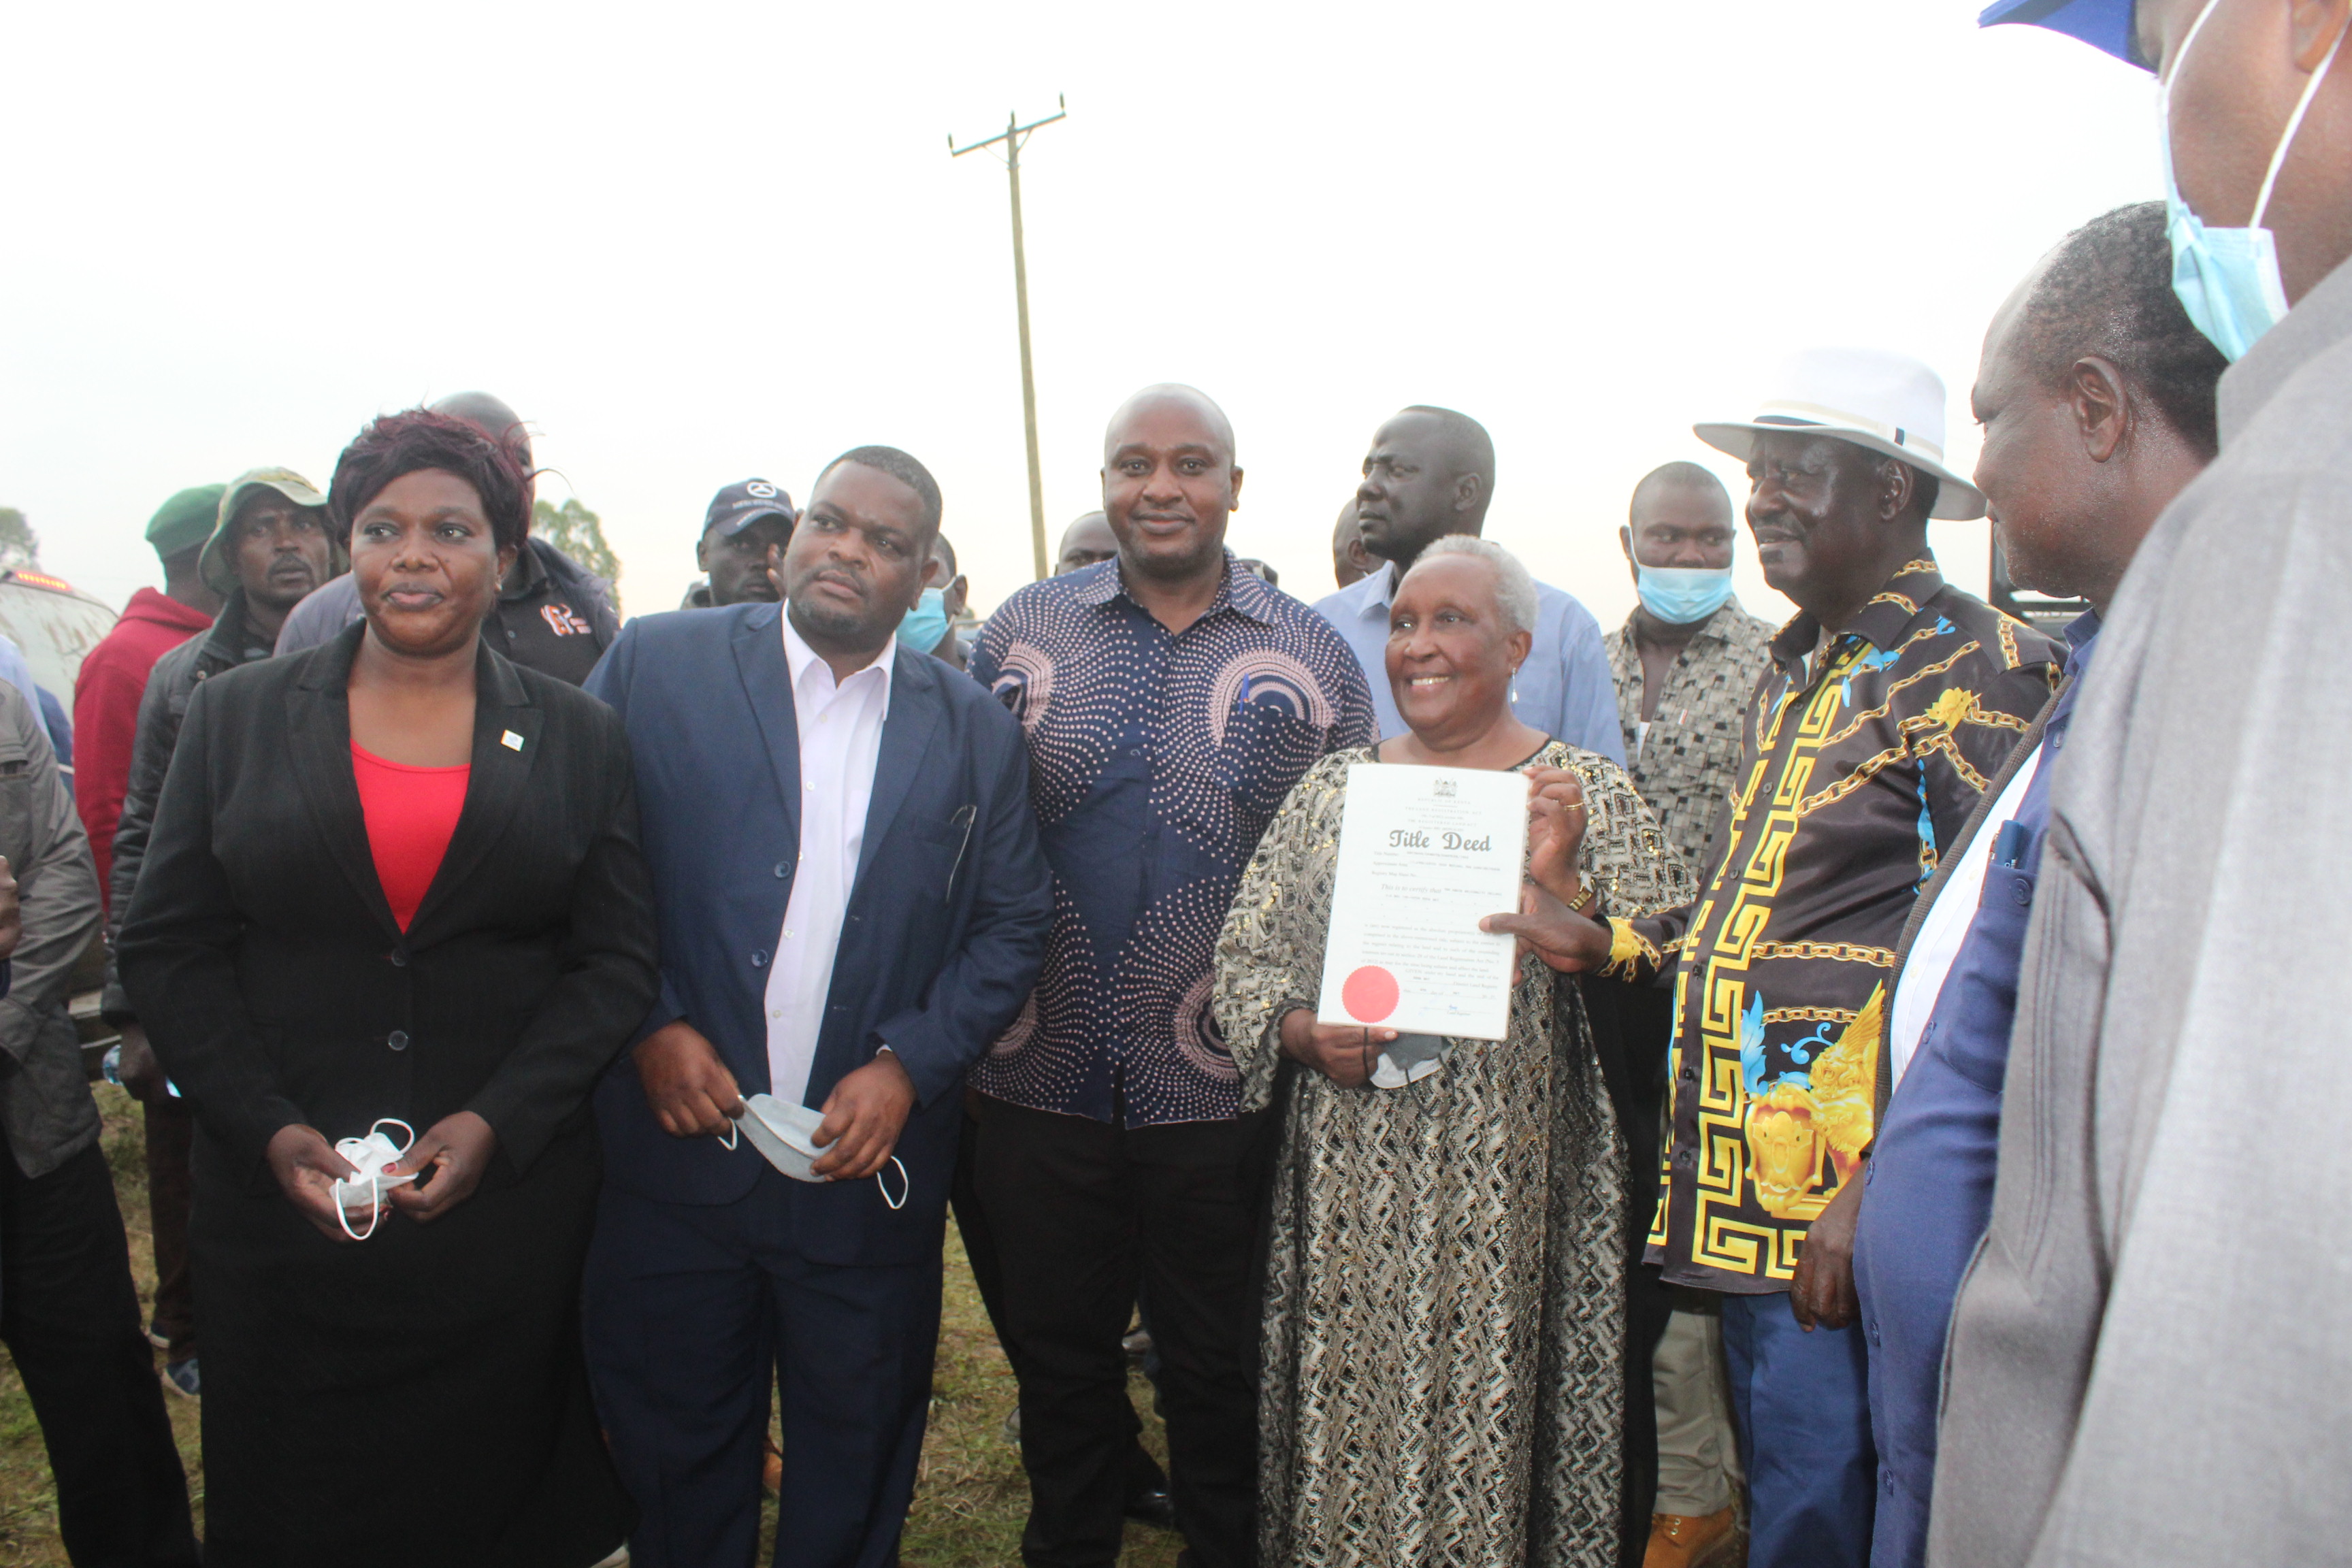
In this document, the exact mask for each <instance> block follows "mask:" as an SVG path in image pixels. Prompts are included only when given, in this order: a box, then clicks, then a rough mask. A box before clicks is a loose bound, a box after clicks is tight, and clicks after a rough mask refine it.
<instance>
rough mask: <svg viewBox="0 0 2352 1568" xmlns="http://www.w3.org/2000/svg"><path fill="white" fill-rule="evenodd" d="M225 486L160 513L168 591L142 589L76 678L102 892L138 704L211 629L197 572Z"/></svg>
mask: <svg viewBox="0 0 2352 1568" xmlns="http://www.w3.org/2000/svg"><path fill="white" fill-rule="evenodd" d="M227 489H228V487H227V486H226V485H197V486H194V487H193V488H192V489H184V490H182V491H181V492H180V493H179V494H177V495H175V496H173V498H172V499H171V500H167V501H165V502H164V503H163V506H161V507H160V508H158V509H157V510H156V512H155V515H154V516H153V517H152V518H151V519H150V520H149V521H148V523H147V542H148V543H149V544H151V545H152V546H154V548H155V553H156V554H157V555H158V556H160V557H162V558H163V591H162V592H160V593H159V592H157V591H156V590H155V589H153V588H142V589H140V590H139V592H137V593H135V594H133V595H131V602H130V603H129V604H128V605H124V606H123V607H122V618H121V620H119V621H117V622H115V623H114V629H113V630H111V631H110V632H108V633H107V634H106V636H105V637H102V638H100V640H99V644H98V646H97V647H93V648H91V649H90V650H89V657H88V658H85V659H83V660H82V663H81V671H80V673H79V674H78V675H76V676H75V677H74V704H73V707H74V710H73V727H74V737H75V742H76V744H75V764H76V765H75V770H74V805H75V808H76V810H77V811H79V813H80V816H81V824H82V826H83V828H84V829H85V830H87V831H88V832H89V849H90V854H91V855H92V856H93V857H95V858H96V859H97V861H98V886H99V890H100V891H101V892H103V891H105V890H106V889H107V887H108V885H109V884H108V880H107V878H108V873H109V870H110V868H111V867H112V866H113V863H114V826H115V823H116V822H117V821H118V820H119V819H120V818H121V815H122V795H123V791H124V789H125V788H126V787H127V785H128V782H129V780H130V777H131V737H132V736H133V735H134V734H135V733H136V732H137V730H138V725H139V698H140V694H141V693H142V692H144V691H145V690H146V689H147V674H148V672H149V671H150V670H152V669H153V668H155V661H156V660H157V659H159V658H163V655H164V654H166V653H168V652H170V651H171V650H172V649H173V648H175V647H179V646H180V645H181V644H182V643H184V642H185V641H187V640H188V638H190V637H194V635H195V634H196V633H198V632H200V631H204V630H205V629H206V628H207V627H209V626H211V625H212V624H213V616H214V614H215V612H217V611H218V610H219V609H220V604H221V599H220V595H218V594H216V593H215V592H214V591H213V590H212V589H210V588H207V587H206V586H205V583H204V577H203V574H202V573H201V571H200V570H199V568H198V566H197V561H198V559H199V557H201V556H202V555H203V554H204V549H205V540H207V539H210V538H211V537H212V535H213V529H214V526H215V522H216V521H217V520H218V518H219V516H220V503H221V497H222V495H223V494H225V493H226V491H227Z"/></svg>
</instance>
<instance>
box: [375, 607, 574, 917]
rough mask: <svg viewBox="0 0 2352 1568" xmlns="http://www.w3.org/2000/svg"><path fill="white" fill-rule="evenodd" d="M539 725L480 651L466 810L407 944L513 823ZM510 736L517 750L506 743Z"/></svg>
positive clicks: (538, 713) (519, 687)
mask: <svg viewBox="0 0 2352 1568" xmlns="http://www.w3.org/2000/svg"><path fill="white" fill-rule="evenodd" d="M545 717H546V710H543V709H541V708H540V707H539V706H538V705H537V704H535V703H533V702H532V701H531V700H530V693H529V692H527V691H526V690H524V689H523V684H522V678H521V677H520V676H518V675H517V674H515V671H514V667H513V666H512V665H510V664H509V663H507V661H506V660H505V659H503V658H499V656H498V655H497V654H494V653H492V652H491V651H490V649H489V647H488V645H487V644H486V645H484V646H483V647H482V649H481V652H480V653H479V655H478V657H477V658H476V662H475V666H474V751H473V755H472V757H471V758H470V759H469V763H470V766H469V767H468V769H467V774H466V804H465V806H464V808H463V809H462V810H461V811H459V813H458V814H457V830H456V831H455V832H453V833H451V834H450V835H449V847H448V848H447V850H446V851H445V852H444V853H443V854H442V857H441V865H440V868H439V869H437V870H436V871H435V872H434V873H433V883H432V885H431V886H430V887H428V888H426V889H425V899H424V901H423V902H421V903H419V904H418V905H417V906H416V915H415V918H414V919H413V920H411V921H409V922H408V937H409V940H410V941H411V942H416V941H418V940H419V935H420V933H424V932H426V931H427V930H428V927H429V923H430V921H432V919H433V917H434V916H436V915H437V914H439V913H440V912H441V910H442V908H443V906H445V905H446V904H447V903H448V902H449V900H450V899H451V898H452V897H453V896H454V894H455V891H456V889H459V888H462V887H464V886H465V885H466V883H467V880H468V879H470V878H471V877H472V876H473V875H474V873H475V872H476V871H477V870H478V868H480V866H481V864H482V861H483V859H484V858H485V857H487V856H488V854H489V852H490V850H491V848H492V847H494V846H495V845H496V844H497V843H498V841H499V837H500V836H501V835H503V834H504V833H505V832H506V830H507V824H508V823H509V822H511V821H512V820H513V819H514V814H515V811H516V809H517V808H518V807H520V805H522V801H523V796H524V795H526V794H527V793H529V791H528V789H527V786H528V785H529V784H530V775H531V771H532V770H533V769H534V768H535V767H537V766H538V764H539V753H540V736H541V726H542V721H544V719H545ZM510 735H511V736H513V737H514V738H515V740H516V741H520V742H521V743H520V745H517V744H515V743H514V742H510V741H509V740H508V738H507V737H509V736H510Z"/></svg>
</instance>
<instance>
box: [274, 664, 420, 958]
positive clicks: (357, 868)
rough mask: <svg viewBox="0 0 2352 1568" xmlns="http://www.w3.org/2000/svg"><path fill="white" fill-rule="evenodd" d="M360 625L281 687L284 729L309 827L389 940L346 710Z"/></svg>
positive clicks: (394, 926) (396, 929)
mask: <svg viewBox="0 0 2352 1568" xmlns="http://www.w3.org/2000/svg"><path fill="white" fill-rule="evenodd" d="M364 635H366V627H365V626H352V627H350V628H348V629H346V630H345V631H344V632H343V633H342V634H341V636H339V637H336V638H335V640H334V641H332V642H331V643H328V644H327V645H326V646H325V647H322V648H321V649H320V653H319V657H318V658H315V659H313V660H312V661H311V668H310V671H309V673H308V674H306V675H305V676H304V677H303V679H301V680H300V681H299V682H298V683H296V684H295V685H294V686H291V687H289V688H288V689H287V692H286V721H287V731H288V733H289V736H290V737H291V740H292V749H293V753H294V755H293V761H294V779H295V783H296V785H297V786H298V787H299V789H300V791H301V794H302V802H303V804H304V805H306V806H308V807H309V808H310V822H311V826H314V827H315V828H316V829H317V830H318V834H319V837H320V838H321V839H323V840H324V841H325V843H326V846H327V852H328V853H329V855H331V857H332V858H333V859H334V862H335V865H336V867H337V868H339V869H341V872H342V874H343V877H344V879H345V880H347V881H349V882H350V883H351V885H352V892H354V893H356V894H357V895H358V896H359V900H360V902H362V904H364V905H366V906H367V908H368V911H369V912H370V913H371V914H372V915H373V916H374V917H375V921H376V923H377V924H378V925H381V926H382V927H383V930H384V934H385V935H386V936H388V937H389V938H391V939H392V940H393V941H394V942H397V941H399V940H400V922H399V921H395V920H394V919H393V918H392V906H391V905H390V904H388V903H386V902H385V901H384V897H383V884H382V883H381V882H379V881H377V880H376V875H375V854H374V852H373V850H371V849H370V848H369V847H368V838H367V818H366V816H365V815H364V814H363V813H362V811H361V810H360V786H359V782H358V780H356V779H355V778H353V777H352V710H351V700H350V698H349V696H348V695H347V689H348V688H349V686H350V684H351V679H352V655H353V654H354V653H355V652H357V651H358V648H359V639H360V638H361V637H362V636H364Z"/></svg>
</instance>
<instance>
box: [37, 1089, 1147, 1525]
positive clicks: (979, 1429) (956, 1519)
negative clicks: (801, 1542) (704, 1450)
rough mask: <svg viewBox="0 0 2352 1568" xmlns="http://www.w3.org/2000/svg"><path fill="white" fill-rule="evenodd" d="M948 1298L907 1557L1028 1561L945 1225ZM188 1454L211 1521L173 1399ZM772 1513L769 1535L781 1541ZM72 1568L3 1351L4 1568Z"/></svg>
mask: <svg viewBox="0 0 2352 1568" xmlns="http://www.w3.org/2000/svg"><path fill="white" fill-rule="evenodd" d="M97 1089H98V1103H99V1109H100V1111H102V1112H103V1113H104V1115H105V1118H106V1134H105V1138H106V1154H107V1161H108V1163H109V1164H110V1165H111V1166H112V1167H113V1171H114V1191H115V1195H116V1197H117V1199H118V1200H119V1201H120V1202H121V1205H122V1218H123V1223H124V1225H125V1226H126V1227H127V1228H128V1229H129V1230H130V1233H131V1271H132V1273H133V1274H134V1275H135V1276H136V1278H137V1279H138V1281H139V1290H140V1296H141V1299H142V1302H143V1301H146V1300H152V1295H153V1292H154V1289H155V1270H154V1262H153V1258H152V1249H151V1247H150V1245H149V1239H148V1228H147V1174H146V1168H145V1164H144V1158H143V1155H142V1149H141V1143H140V1138H141V1122H140V1117H139V1111H138V1108H137V1107H136V1106H135V1105H134V1104H133V1103H132V1102H131V1100H129V1099H128V1098H127V1097H126V1096H125V1095H124V1094H123V1093H122V1091H121V1089H114V1088H112V1087H110V1086H108V1085H105V1084H100V1085H99V1086H97ZM947 1263H948V1272H947V1300H946V1303H945V1311H944V1314H943V1317H942V1321H941V1324H940V1359H939V1370H938V1372H937V1373H936V1374H935V1376H934V1378H933V1384H932V1390H933V1396H932V1402H931V1422H930V1432H929V1436H928V1437H927V1438H926V1439H925V1441H924V1444H923V1468H922V1473H921V1477H920V1479H919V1481H918V1482H917V1484H916V1489H915V1507H914V1512H913V1514H912V1515H911V1516H910V1517H909V1518H908V1521H907V1534H906V1541H905V1545H904V1547H903V1550H902V1556H903V1560H904V1561H905V1562H906V1563H907V1564H908V1568H982V1565H988V1568H994V1565H997V1564H1003V1563H1018V1562H1019V1561H1020V1551H1019V1543H1020V1540H1021V1522H1022V1520H1023V1518H1024V1515H1025V1513H1026V1512H1027V1509H1028V1488H1027V1486H1026V1484H1025V1483H1024V1481H1023V1480H1022V1478H1021V1462H1020V1457H1019V1455H1018V1453H1017V1452H1016V1451H1015V1450H1014V1448H1013V1445H1012V1444H1010V1443H1007V1442H1006V1441H1005V1440H1004V1436H1003V1427H1004V1418H1005V1416H1006V1415H1008V1414H1009V1413H1010V1412H1011V1411H1012V1409H1013V1371H1012V1368H1011V1367H1009V1366H1008V1365H1006V1364H1005V1360H1004V1352H1003V1351H1001V1350H999V1349H998V1348H997V1345H996V1337H995V1335H993V1334H992V1333H991V1332H990V1331H989V1327H988V1320H987V1318H986V1317H985V1316H984V1315H983V1314H982V1311H981V1307H980V1293H979V1292H978V1290H976V1289H974V1288H973V1286H972V1282H971V1268H969V1267H968V1266H967V1265H966V1264H965V1262H964V1256H963V1248H962V1246H961V1243H960V1242H959V1241H958V1240H957V1239H956V1235H955V1227H954V1226H949V1227H948V1259H947ZM1135 1395H1136V1408H1137V1409H1138V1410H1139V1411H1142V1412H1143V1413H1144V1420H1145V1425H1146V1431H1145V1435H1144V1440H1145V1442H1146V1443H1147V1444H1148V1445H1150V1447H1151V1448H1152V1450H1153V1452H1154V1453H1156V1454H1159V1455H1160V1456H1161V1457H1162V1458H1164V1457H1165V1454H1166V1447H1165V1442H1164V1439H1163V1436H1162V1434H1161V1432H1160V1423H1159V1421H1158V1419H1157V1418H1156V1417H1154V1416H1152V1415H1150V1409H1151V1401H1150V1390H1149V1388H1148V1386H1147V1385H1146V1384H1144V1383H1143V1382H1142V1380H1141V1378H1140V1377H1139V1378H1138V1379H1137V1380H1136V1385H1135ZM165 1404H166V1405H168V1406H169V1407H170V1409H171V1412H172V1425H173V1430H174V1431H175V1432H177V1433H178V1435H179V1439H180V1457H181V1459H182V1461H183V1462H184V1464H185V1465H186V1466H187V1470H188V1484H189V1488H190V1490H191V1491H192V1493H193V1494H194V1499H195V1504H196V1516H197V1521H198V1523H199V1525H200V1526H201V1524H202V1521H203V1518H204V1450H203V1447H202V1445H201V1444H200V1443H199V1441H198V1438H197V1432H196V1405H195V1404H194V1401H191V1400H186V1399H181V1398H178V1397H176V1396H169V1397H167V1398H166V1400H165ZM774 1512H775V1510H774V1505H773V1504H772V1503H771V1504H770V1505H769V1508H768V1510H767V1513H768V1518H767V1519H766V1520H765V1521H764V1523H765V1525H766V1530H765V1531H763V1533H764V1534H765V1535H767V1536H769V1537H770V1538H772V1533H773V1530H774V1518H773V1516H774ZM1178 1545H1179V1542H1177V1539H1176V1538H1175V1537H1174V1536H1172V1535H1167V1534H1162V1533H1160V1532H1159V1531H1149V1530H1144V1529H1141V1528H1139V1527H1138V1526H1134V1525H1129V1527H1128V1534H1127V1550H1126V1552H1125V1554H1124V1556H1123V1557H1122V1559H1121V1561H1122V1563H1124V1564H1127V1565H1129V1568H1173V1564H1174V1563H1175V1561H1176V1552H1177V1548H1178ZM19 1565H24V1568H66V1555H65V1551H64V1549H63V1548H62V1547H61V1546H60V1545H59V1544H58V1517H57V1493H56V1489H55V1488H54V1487H53V1486H51V1484H50V1481H49V1467H48V1459H47V1456H46V1455H45V1454H44V1452H43V1450H42V1447H41V1430H40V1427H39V1426H38V1425H37V1424H36V1423H35V1421H34V1419H33V1411H32V1406H31V1405H29V1404H28V1403H26V1398H25V1388H24V1384H22V1383H20V1382H18V1381H17V1378H16V1366H15V1363H12V1362H10V1361H9V1360H7V1358H6V1356H5V1352H0V1568H19Z"/></svg>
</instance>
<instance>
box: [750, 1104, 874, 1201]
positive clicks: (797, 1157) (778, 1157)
mask: <svg viewBox="0 0 2352 1568" xmlns="http://www.w3.org/2000/svg"><path fill="white" fill-rule="evenodd" d="M822 1126H824V1114H823V1113H822V1112H820V1111H815V1110H810V1109H809V1108H808V1107H807V1106H805V1105H789V1104H787V1103H785V1102H784V1101H783V1100H778V1099H777V1098H776V1097H775V1096H774V1095H772V1094H755V1095H752V1096H751V1098H749V1099H748V1100H744V1101H743V1114H742V1116H741V1117H740V1119H738V1120H737V1121H736V1122H735V1125H734V1126H732V1127H730V1128H729V1129H728V1130H727V1136H726V1146H727V1147H728V1148H730V1149H732V1148H735V1147H736V1146H737V1145H738V1144H739V1143H740V1142H746V1141H748V1142H750V1143H751V1147H752V1148H753V1149H755V1150H757V1151H758V1152H759V1153H760V1156H761V1158H762V1159H764V1160H766V1161H767V1162H768V1163H769V1164H771V1165H773V1166H774V1167H775V1168H776V1169H777V1170H779V1171H782V1173H784V1174H785V1175H787V1176H790V1177H791V1178H792V1179H793V1180H794V1181H796V1182H829V1181H831V1180H832V1179H833V1178H832V1177H830V1176H820V1175H818V1174H817V1173H816V1169H815V1167H816V1163H817V1161H818V1159H820V1158H821V1157H822V1156H823V1155H824V1152H825V1151H824V1150H823V1149H820V1148H818V1147H817V1145H816V1141H815V1140H816V1130H817V1129H818V1128H820V1127H822ZM890 1163H892V1164H893V1165H898V1196H897V1197H895V1198H894V1197H892V1196H891V1195H890V1187H889V1184H887V1183H886V1182H884V1181H883V1180H882V1173H881V1172H879V1171H877V1172H876V1173H874V1184H875V1185H876V1186H877V1187H880V1188H881V1189H882V1201H883V1202H884V1203H886V1204H888V1205H890V1206H891V1207H892V1208H894V1209H902V1208H905V1207H906V1206H907V1194H908V1185H909V1183H908V1177H907V1167H906V1166H904V1165H900V1164H898V1155H896V1154H893V1155H891V1156H890Z"/></svg>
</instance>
